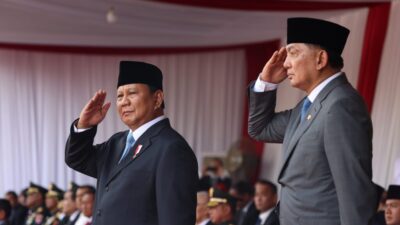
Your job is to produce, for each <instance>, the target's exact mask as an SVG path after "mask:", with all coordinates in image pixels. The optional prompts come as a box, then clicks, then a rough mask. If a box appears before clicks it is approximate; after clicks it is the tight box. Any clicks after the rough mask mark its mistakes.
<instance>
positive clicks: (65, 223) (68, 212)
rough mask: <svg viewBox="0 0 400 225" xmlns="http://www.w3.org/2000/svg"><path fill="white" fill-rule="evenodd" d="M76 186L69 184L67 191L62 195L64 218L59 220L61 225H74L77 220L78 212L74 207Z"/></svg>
mask: <svg viewBox="0 0 400 225" xmlns="http://www.w3.org/2000/svg"><path fill="white" fill-rule="evenodd" d="M77 189H78V186H77V185H76V184H75V183H71V184H70V187H69V189H68V191H66V192H65V194H64V200H63V213H64V217H63V219H62V220H61V222H60V224H61V225H75V223H76V221H77V220H78V217H79V214H80V211H79V210H78V207H77V206H76V191H77Z"/></svg>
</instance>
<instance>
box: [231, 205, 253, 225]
mask: <svg viewBox="0 0 400 225" xmlns="http://www.w3.org/2000/svg"><path fill="white" fill-rule="evenodd" d="M258 214H259V212H258V210H257V209H256V206H255V204H254V201H252V202H251V203H250V205H249V208H248V209H247V211H246V212H244V211H243V209H242V210H240V211H239V212H238V218H237V222H236V224H237V225H254V224H256V222H257V219H258Z"/></svg>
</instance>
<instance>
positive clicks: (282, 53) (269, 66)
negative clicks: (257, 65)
mask: <svg viewBox="0 0 400 225" xmlns="http://www.w3.org/2000/svg"><path fill="white" fill-rule="evenodd" d="M285 59H286V49H285V47H282V48H281V49H279V51H275V52H274V54H273V55H272V56H271V58H270V59H269V60H268V62H267V63H266V64H265V66H264V68H263V71H262V72H261V74H260V78H261V80H263V81H266V82H269V83H273V84H278V83H280V82H282V81H283V80H285V79H286V77H287V72H286V69H285V68H284V67H283V63H284V62H285Z"/></svg>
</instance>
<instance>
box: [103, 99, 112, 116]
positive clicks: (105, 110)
mask: <svg viewBox="0 0 400 225" xmlns="http://www.w3.org/2000/svg"><path fill="white" fill-rule="evenodd" d="M110 107H111V102H107V103H106V104H105V105H104V106H103V108H102V109H101V114H102V115H104V116H106V114H107V112H108V110H109V109H110Z"/></svg>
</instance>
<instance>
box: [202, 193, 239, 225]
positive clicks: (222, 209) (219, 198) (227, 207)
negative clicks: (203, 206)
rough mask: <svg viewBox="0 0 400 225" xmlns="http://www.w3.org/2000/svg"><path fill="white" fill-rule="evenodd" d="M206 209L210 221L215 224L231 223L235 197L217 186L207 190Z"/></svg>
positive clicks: (234, 209) (225, 224) (230, 224)
mask: <svg viewBox="0 0 400 225" xmlns="http://www.w3.org/2000/svg"><path fill="white" fill-rule="evenodd" d="M209 197H210V200H209V201H208V209H209V213H210V219H211V222H212V223H213V224H215V225H233V224H235V223H234V216H235V211H236V199H235V198H234V197H232V196H231V195H230V194H228V193H226V192H224V191H221V190H219V189H217V188H211V189H210V191H209Z"/></svg>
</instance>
